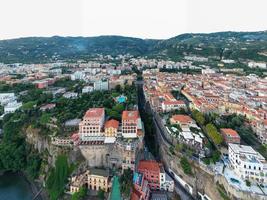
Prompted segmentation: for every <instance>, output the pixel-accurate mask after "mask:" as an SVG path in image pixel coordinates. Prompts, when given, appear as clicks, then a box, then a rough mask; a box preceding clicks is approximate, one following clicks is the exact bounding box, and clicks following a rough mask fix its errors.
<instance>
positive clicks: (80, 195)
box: [71, 186, 88, 200]
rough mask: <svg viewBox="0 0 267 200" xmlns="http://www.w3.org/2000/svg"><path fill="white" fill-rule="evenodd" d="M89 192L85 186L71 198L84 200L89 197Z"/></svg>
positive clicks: (72, 199)
mask: <svg viewBox="0 0 267 200" xmlns="http://www.w3.org/2000/svg"><path fill="white" fill-rule="evenodd" d="M87 190H88V189H87V188H86V187H85V186H83V187H81V188H80V189H79V191H78V192H75V193H74V194H73V195H72V196H71V200H83V199H84V198H85V197H86V195H87Z"/></svg>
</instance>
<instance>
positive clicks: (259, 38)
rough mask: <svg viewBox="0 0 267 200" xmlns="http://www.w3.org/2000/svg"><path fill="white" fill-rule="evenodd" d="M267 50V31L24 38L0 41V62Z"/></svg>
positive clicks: (249, 54)
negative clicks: (160, 37)
mask: <svg viewBox="0 0 267 200" xmlns="http://www.w3.org/2000/svg"><path fill="white" fill-rule="evenodd" d="M255 50H257V52H256V51H255ZM266 51H267V31H259V32H232V31H226V32H215V33H185V34H181V35H177V36H175V37H172V38H169V39H164V40H157V39H141V38H135V37H127V36H118V35H102V36H94V37H83V36H78V37H73V36H67V37H62V36H53V37H23V38H16V39H8V40H0V62H3V63H38V62H39V63H43V62H52V61H56V60H68V59H71V60H77V59H84V60H88V59H90V58H91V57H93V56H95V55H96V54H103V55H112V56H116V55H119V54H131V55H133V56H149V57H156V58H164V59H171V60H179V59H180V58H182V57H183V56H184V55H199V56H217V57H219V58H220V59H222V58H227V59H239V58H240V59H256V60H263V61H266V59H267V58H266V56H262V55H259V53H261V52H266Z"/></svg>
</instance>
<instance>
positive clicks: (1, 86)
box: [0, 82, 34, 94]
mask: <svg viewBox="0 0 267 200" xmlns="http://www.w3.org/2000/svg"><path fill="white" fill-rule="evenodd" d="M30 89H34V85H33V84H31V83H27V84H26V83H23V84H22V83H15V84H12V85H9V84H5V83H1V82H0V92H14V93H16V94H18V93H19V92H22V91H26V90H30Z"/></svg>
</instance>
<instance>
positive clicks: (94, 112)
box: [84, 108, 105, 118]
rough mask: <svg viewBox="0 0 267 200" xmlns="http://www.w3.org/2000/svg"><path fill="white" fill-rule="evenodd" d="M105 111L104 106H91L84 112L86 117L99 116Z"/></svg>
mask: <svg viewBox="0 0 267 200" xmlns="http://www.w3.org/2000/svg"><path fill="white" fill-rule="evenodd" d="M104 113H105V109H104V108H91V109H89V110H88V111H87V112H86V113H85V116H84V117H86V118H100V117H101V116H102V115H103V114H104Z"/></svg>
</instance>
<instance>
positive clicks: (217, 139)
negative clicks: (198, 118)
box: [205, 123, 223, 145]
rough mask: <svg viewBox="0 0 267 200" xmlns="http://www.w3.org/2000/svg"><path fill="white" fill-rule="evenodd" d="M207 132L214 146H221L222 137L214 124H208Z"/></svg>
mask: <svg viewBox="0 0 267 200" xmlns="http://www.w3.org/2000/svg"><path fill="white" fill-rule="evenodd" d="M205 130H206V132H207V134H208V136H209V138H210V139H211V140H212V141H213V143H214V144H216V145H220V144H221V143H222V142H223V137H222V135H221V134H220V133H218V131H217V129H216V127H215V126H214V125H213V124H211V123H209V124H207V125H206V127H205Z"/></svg>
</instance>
